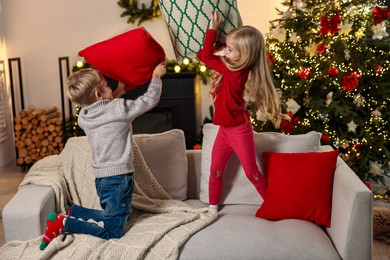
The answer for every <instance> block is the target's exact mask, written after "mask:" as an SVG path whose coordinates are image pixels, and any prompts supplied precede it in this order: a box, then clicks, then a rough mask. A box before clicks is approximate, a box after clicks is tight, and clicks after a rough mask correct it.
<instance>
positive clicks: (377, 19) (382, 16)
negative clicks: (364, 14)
mask: <svg viewBox="0 0 390 260" xmlns="http://www.w3.org/2000/svg"><path fill="white" fill-rule="evenodd" d="M372 14H373V15H374V20H373V23H374V24H379V23H382V21H383V20H386V19H389V18H390V8H389V6H387V7H383V8H382V7H380V6H375V7H374V8H373V9H372Z"/></svg>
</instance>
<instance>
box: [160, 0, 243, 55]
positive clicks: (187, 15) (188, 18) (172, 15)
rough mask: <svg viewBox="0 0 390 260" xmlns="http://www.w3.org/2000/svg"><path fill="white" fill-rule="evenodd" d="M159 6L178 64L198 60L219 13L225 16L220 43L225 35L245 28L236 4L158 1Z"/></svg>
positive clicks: (232, 0)
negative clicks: (241, 27) (214, 14)
mask: <svg viewBox="0 0 390 260" xmlns="http://www.w3.org/2000/svg"><path fill="white" fill-rule="evenodd" d="M159 4H160V10H161V13H162V14H163V17H164V19H165V22H166V23H167V25H168V29H169V34H170V37H171V41H172V44H173V47H174V51H175V55H176V59H177V61H178V62H181V61H182V60H183V59H184V58H189V59H193V58H196V54H197V53H198V51H199V50H200V49H201V48H202V46H203V40H204V36H205V33H206V30H207V29H208V28H209V22H210V17H211V14H212V13H214V12H215V11H216V10H218V11H219V12H220V13H221V14H222V15H223V22H222V23H221V25H220V28H219V32H218V36H217V37H218V38H217V41H220V42H224V38H225V36H226V34H228V33H229V32H230V31H231V30H232V29H234V28H236V27H238V26H241V25H242V20H241V16H240V14H239V12H238V8H237V1H236V0H230V1H228V0H187V1H171V0H159Z"/></svg>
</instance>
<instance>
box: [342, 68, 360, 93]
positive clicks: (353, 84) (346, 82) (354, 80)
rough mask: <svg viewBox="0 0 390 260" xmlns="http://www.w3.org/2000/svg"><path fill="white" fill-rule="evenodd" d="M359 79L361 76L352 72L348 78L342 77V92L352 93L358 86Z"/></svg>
mask: <svg viewBox="0 0 390 260" xmlns="http://www.w3.org/2000/svg"><path fill="white" fill-rule="evenodd" d="M360 78H361V75H360V74H359V73H356V72H352V73H351V75H349V76H347V75H344V76H343V82H342V85H343V90H344V91H352V90H354V89H356V88H357V86H358V85H359V79H360Z"/></svg>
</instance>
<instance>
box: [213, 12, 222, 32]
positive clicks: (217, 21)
mask: <svg viewBox="0 0 390 260" xmlns="http://www.w3.org/2000/svg"><path fill="white" fill-rule="evenodd" d="M221 22H222V15H221V13H220V12H218V11H215V13H213V14H212V15H211V22H210V29H213V30H217V29H218V26H219V24H220V23H221Z"/></svg>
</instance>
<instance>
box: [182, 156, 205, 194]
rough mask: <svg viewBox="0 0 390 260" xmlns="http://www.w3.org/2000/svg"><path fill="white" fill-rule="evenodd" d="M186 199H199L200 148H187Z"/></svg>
mask: <svg viewBox="0 0 390 260" xmlns="http://www.w3.org/2000/svg"><path fill="white" fill-rule="evenodd" d="M186 153H187V161H188V178H187V183H188V185H187V199H199V192H200V169H201V161H202V150H187V151H186Z"/></svg>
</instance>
